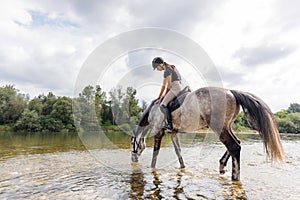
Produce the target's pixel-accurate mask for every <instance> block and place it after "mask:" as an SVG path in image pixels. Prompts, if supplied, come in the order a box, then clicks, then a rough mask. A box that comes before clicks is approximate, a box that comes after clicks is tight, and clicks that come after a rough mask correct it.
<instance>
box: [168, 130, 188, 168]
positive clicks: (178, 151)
mask: <svg viewBox="0 0 300 200" xmlns="http://www.w3.org/2000/svg"><path fill="white" fill-rule="evenodd" d="M171 138H172V142H173V145H174V148H175V152H176V154H177V156H178V160H179V163H180V168H185V166H184V162H183V159H182V156H181V148H180V144H179V139H178V136H177V133H172V135H171Z"/></svg>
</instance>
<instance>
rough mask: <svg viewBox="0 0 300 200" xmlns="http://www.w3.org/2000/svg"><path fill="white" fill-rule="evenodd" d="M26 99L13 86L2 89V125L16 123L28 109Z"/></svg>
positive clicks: (0, 119)
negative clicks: (26, 108)
mask: <svg viewBox="0 0 300 200" xmlns="http://www.w3.org/2000/svg"><path fill="white" fill-rule="evenodd" d="M26 99H27V97H26V95H24V94H21V93H19V91H18V90H17V89H15V87H14V86H13V85H6V86H4V87H0V124H11V123H15V122H16V121H17V119H18V118H19V117H20V116H21V114H22V112H23V111H24V109H25V107H26Z"/></svg>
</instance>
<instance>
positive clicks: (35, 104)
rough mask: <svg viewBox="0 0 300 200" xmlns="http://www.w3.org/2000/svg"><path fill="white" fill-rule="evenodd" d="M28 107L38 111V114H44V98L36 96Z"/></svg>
mask: <svg viewBox="0 0 300 200" xmlns="http://www.w3.org/2000/svg"><path fill="white" fill-rule="evenodd" d="M28 109H29V110H31V111H32V110H34V111H36V112H37V113H38V115H39V116H40V115H41V114H42V111H43V102H42V99H40V98H34V99H32V100H31V101H30V102H29V103H28Z"/></svg>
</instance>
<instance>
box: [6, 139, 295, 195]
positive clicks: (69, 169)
mask: <svg viewBox="0 0 300 200" xmlns="http://www.w3.org/2000/svg"><path fill="white" fill-rule="evenodd" d="M105 137H106V140H107V141H109V142H111V143H112V144H114V146H113V147H112V146H111V145H104V143H106V144H107V142H99V141H97V138H98V139H103V138H102V136H101V137H99V135H97V134H95V135H93V137H86V138H83V137H81V138H82V139H83V142H82V140H81V139H80V138H79V137H78V135H77V134H73V133H68V134H54V133H40V134H30V133H27V134H13V133H0V173H1V176H0V199H300V194H299V191H298V189H297V188H298V186H299V184H300V173H299V171H300V146H299V144H300V135H282V139H283V147H284V150H285V154H286V162H285V163H284V164H277V163H273V164H271V163H270V162H267V159H266V156H265V153H264V150H263V145H262V141H261V140H260V139H259V136H258V135H257V134H241V135H238V137H239V138H240V139H241V140H242V152H241V181H240V182H232V181H231V180H230V177H231V169H230V168H231V164H230V160H229V163H228V169H229V170H228V172H226V173H225V175H222V176H220V175H219V174H218V160H219V158H220V157H221V156H222V154H223V153H224V152H225V147H224V146H223V145H222V144H221V143H220V142H218V140H217V138H216V136H215V135H214V134H208V135H207V134H196V135H180V140H181V143H182V155H183V158H184V161H185V164H186V169H185V170H180V169H179V163H178V161H177V158H176V154H175V152H174V149H173V147H172V143H171V140H170V136H166V137H165V138H164V139H163V145H162V149H161V152H160V154H159V157H158V162H157V169H156V170H155V171H153V170H152V169H151V168H150V162H151V156H152V146H153V142H152V138H149V139H148V140H147V148H146V150H145V151H144V152H143V154H142V156H141V157H140V161H139V164H138V165H131V162H130V144H129V141H130V136H129V135H127V134H124V133H107V134H105ZM106 140H105V141H106ZM97 145H98V148H97ZM91 147H92V148H91Z"/></svg>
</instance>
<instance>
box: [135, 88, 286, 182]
mask: <svg viewBox="0 0 300 200" xmlns="http://www.w3.org/2000/svg"><path fill="white" fill-rule="evenodd" d="M240 106H242V108H243V110H244V112H245V115H246V117H247V119H248V121H250V122H251V123H252V124H253V126H254V127H255V128H256V130H257V131H258V132H259V133H260V135H261V137H262V139H263V141H264V146H265V149H266V152H267V154H268V156H269V157H270V158H271V159H272V160H282V159H283V150H282V145H281V141H280V136H279V132H278V128H277V123H276V121H275V118H274V116H273V114H272V112H271V111H270V109H269V107H268V106H267V105H266V104H265V103H264V102H263V101H262V100H261V99H259V98H258V97H256V96H254V95H253V94H250V93H245V92H240V91H235V90H227V89H223V88H216V87H205V88H200V89H198V90H196V91H194V92H191V93H189V94H187V95H186V97H185V99H184V101H183V103H182V105H181V107H179V108H178V109H176V110H175V111H173V112H172V118H173V125H174V129H175V130H176V131H175V132H174V133H172V134H171V135H172V142H173V144H174V147H175V151H176V154H177V156H178V159H179V162H180V166H181V168H184V167H185V166H184V162H183V159H182V156H181V150H180V144H179V141H178V136H177V134H176V133H177V132H186V133H192V132H195V131H196V130H199V129H201V128H203V127H204V126H206V125H208V126H209V127H210V128H211V129H212V130H213V131H214V132H215V133H216V134H217V135H218V136H219V139H220V141H221V142H222V143H223V144H224V145H225V146H226V148H227V151H226V152H225V153H224V155H223V156H222V158H221V159H220V169H219V170H220V173H224V172H225V171H224V167H225V166H226V164H227V161H228V159H229V157H230V156H231V158H232V180H239V179H240V150H241V145H240V141H239V139H238V138H237V137H236V136H235V135H234V133H233V131H232V128H231V126H232V123H233V122H234V120H235V119H236V118H237V115H238V113H239V111H240ZM163 121H164V114H163V113H162V112H161V110H160V107H159V102H158V101H153V102H152V103H151V104H150V106H149V107H148V108H147V109H146V110H145V112H144V113H143V115H142V117H141V119H140V121H139V124H138V127H137V129H136V130H135V132H134V134H133V136H132V144H133V151H132V161H133V162H137V160H138V156H139V155H140V154H141V153H142V151H143V150H144V148H145V140H144V137H145V135H146V134H147V132H148V130H149V129H150V128H152V129H153V132H154V134H155V136H154V140H155V143H154V150H153V158H152V164H151V166H152V167H153V168H154V167H155V165H156V159H157V156H158V153H159V149H160V144H161V139H162V137H163V136H164V131H163V130H162V129H161V125H162V122H163Z"/></svg>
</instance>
